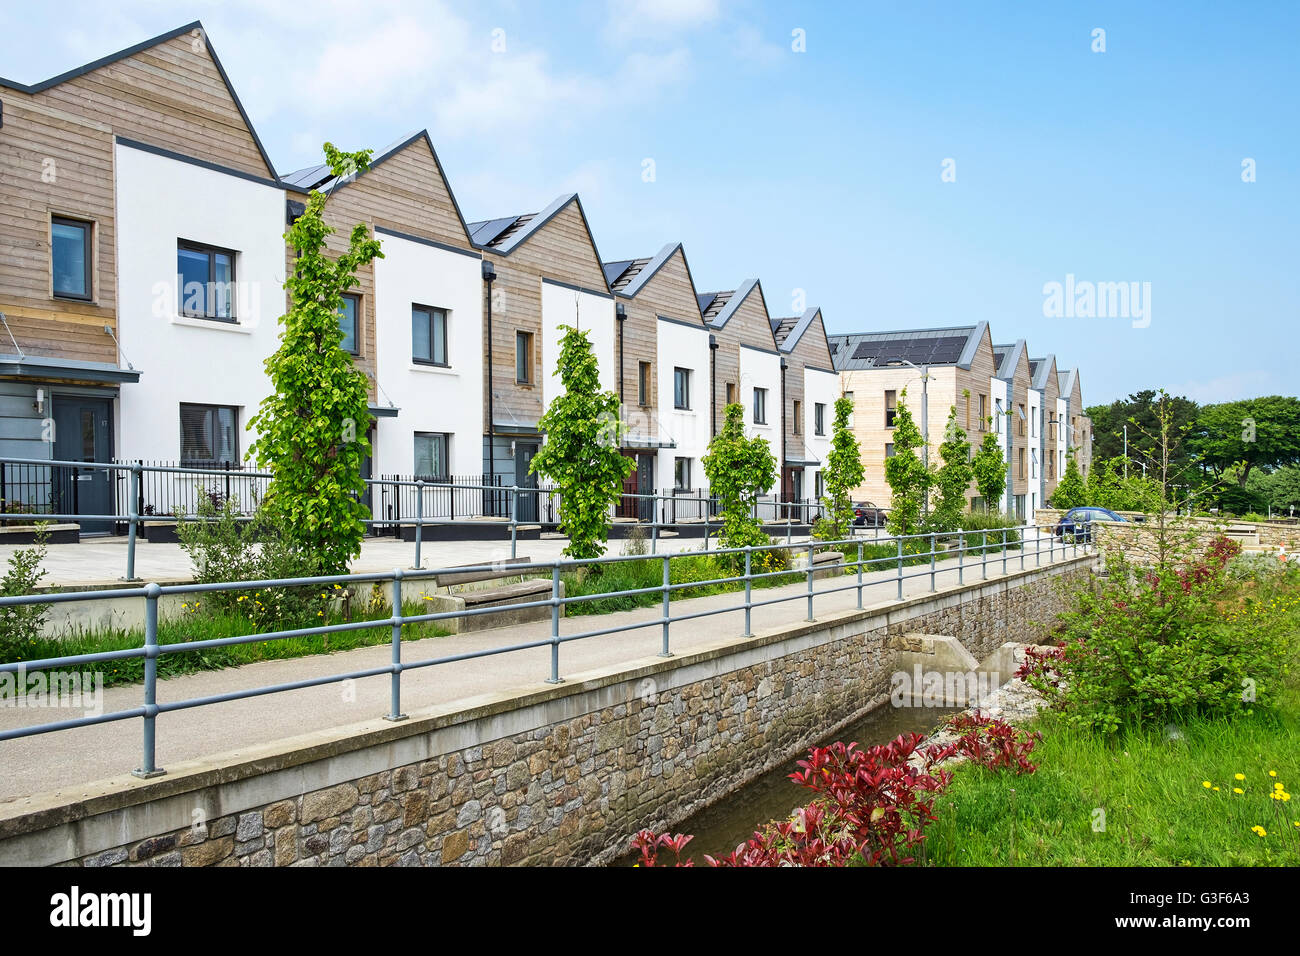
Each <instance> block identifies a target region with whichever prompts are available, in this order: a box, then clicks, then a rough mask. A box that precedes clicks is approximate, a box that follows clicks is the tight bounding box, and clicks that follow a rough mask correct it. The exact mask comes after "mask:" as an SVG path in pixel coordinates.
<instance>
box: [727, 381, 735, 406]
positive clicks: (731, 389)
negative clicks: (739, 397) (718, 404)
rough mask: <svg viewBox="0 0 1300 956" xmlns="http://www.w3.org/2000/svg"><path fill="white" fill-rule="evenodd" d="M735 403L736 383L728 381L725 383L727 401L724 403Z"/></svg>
mask: <svg viewBox="0 0 1300 956" xmlns="http://www.w3.org/2000/svg"><path fill="white" fill-rule="evenodd" d="M735 403H736V383H735V382H728V383H727V402H726V404H728V405H734V404H735Z"/></svg>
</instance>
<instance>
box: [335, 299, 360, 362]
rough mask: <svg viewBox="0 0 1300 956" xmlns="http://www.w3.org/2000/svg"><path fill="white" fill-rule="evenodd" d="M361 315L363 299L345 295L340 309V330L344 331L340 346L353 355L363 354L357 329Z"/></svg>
mask: <svg viewBox="0 0 1300 956" xmlns="http://www.w3.org/2000/svg"><path fill="white" fill-rule="evenodd" d="M360 315H361V297H360V296H355V295H345V296H344V297H343V305H342V306H340V307H339V328H340V329H342V330H343V341H342V342H340V343H339V345H340V347H341V348H342V349H343V351H345V352H351V353H352V354H353V355H357V354H359V353H360V352H361V345H360V342H361V338H360V336H359V334H358V328H357V317H358V316H360Z"/></svg>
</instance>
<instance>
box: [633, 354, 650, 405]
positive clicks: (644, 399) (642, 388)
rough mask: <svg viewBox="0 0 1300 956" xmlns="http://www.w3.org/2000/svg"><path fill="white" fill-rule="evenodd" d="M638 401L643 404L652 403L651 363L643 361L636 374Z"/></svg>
mask: <svg viewBox="0 0 1300 956" xmlns="http://www.w3.org/2000/svg"><path fill="white" fill-rule="evenodd" d="M636 391H637V401H638V403H639V404H641V405H643V406H644V405H649V404H650V363H649V362H641V363H639V364H638V365H637V375H636Z"/></svg>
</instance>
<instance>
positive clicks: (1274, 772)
mask: <svg viewBox="0 0 1300 956" xmlns="http://www.w3.org/2000/svg"><path fill="white" fill-rule="evenodd" d="M1268 775H1269V776H1270V777H1276V776H1277V771H1276V770H1270V771H1269V772H1268Z"/></svg>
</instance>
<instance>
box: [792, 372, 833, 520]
mask: <svg viewBox="0 0 1300 956" xmlns="http://www.w3.org/2000/svg"><path fill="white" fill-rule="evenodd" d="M803 397H804V402H803V421H802V422H801V423H800V424H801V426H802V431H803V440H804V442H803V443H804V448H805V449H806V450H807V452H808V457H809V458H813V459H816V460H817V461H819V462H821V465H820V466H818V467H813V466H811V465H810V466H808V467H807V468H805V469H804V476H803V488H804V497H805V498H812V497H814V496H815V495H816V494H817V481H816V477H815V476H816V474H817V472H819V471H825V470H826V467H827V465H828V464H829V463H830V462H829V458H830V454H831V438H832V437H833V435H834V431H835V402H836V401H837V400H838V399H839V397H840V377H839V375H838V374H837V373H835V372H823V371H821V370H819V369H813V368H805V369H804V370H803ZM818 404H822V405H825V406H826V411H825V413H824V418H823V422H822V424H823V425H824V427H825V434H824V435H818V434H817V429H816V424H817V405H818Z"/></svg>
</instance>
